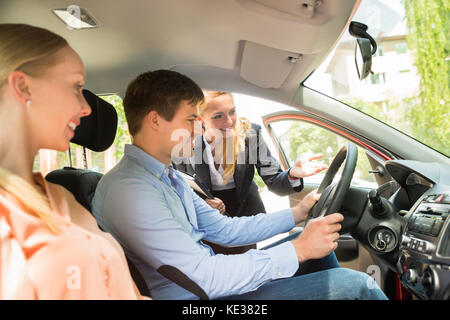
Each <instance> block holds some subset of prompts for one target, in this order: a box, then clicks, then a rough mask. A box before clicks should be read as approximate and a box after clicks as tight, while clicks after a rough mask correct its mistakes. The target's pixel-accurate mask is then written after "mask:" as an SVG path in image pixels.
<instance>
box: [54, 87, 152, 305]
mask: <svg viewBox="0 0 450 320" xmlns="http://www.w3.org/2000/svg"><path fill="white" fill-rule="evenodd" d="M83 96H84V98H85V99H86V101H87V102H88V104H89V105H90V107H91V109H92V113H91V114H90V115H89V116H87V117H83V118H81V122H80V125H79V126H78V127H77V129H76V130H75V136H74V137H73V138H72V140H71V142H72V143H75V144H78V145H80V146H82V147H83V151H84V157H85V160H86V149H85V148H88V149H90V150H92V151H95V152H103V151H105V150H106V149H108V148H109V147H110V146H111V145H112V143H113V142H114V138H115V136H116V130H117V112H116V110H115V108H114V107H113V106H112V105H111V104H110V103H108V102H106V101H105V100H103V99H101V98H99V97H97V96H96V95H95V94H94V93H92V92H90V91H89V90H86V89H84V90H83ZM69 158H70V156H69ZM85 167H87V165H86V161H85ZM102 176H103V174H101V173H99V172H95V171H93V170H89V169H87V168H85V169H76V168H73V167H72V163H71V160H70V166H69V167H64V168H63V169H58V170H54V171H52V172H49V173H48V174H47V176H46V177H45V179H46V180H47V181H49V182H51V183H55V184H58V185H61V186H63V187H65V188H66V189H67V190H69V191H70V192H71V193H72V194H73V195H74V197H75V199H77V201H78V202H79V203H80V204H81V205H82V206H83V207H85V208H86V209H87V210H88V211H89V212H91V201H92V198H93V197H94V193H95V189H96V187H97V184H98V182H99V181H100V179H101V177H102ZM127 261H128V266H129V268H130V273H131V276H132V278H133V280H134V282H135V283H136V286H137V287H138V289H139V291H140V293H141V294H142V295H145V296H150V291H149V290H148V287H147V284H146V282H145V280H144V278H143V277H142V275H141V273H140V272H139V270H138V269H137V268H136V266H135V265H134V264H133V263H132V262H131V261H130V260H129V259H128V258H127Z"/></svg>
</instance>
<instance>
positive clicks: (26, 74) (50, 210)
mask: <svg viewBox="0 0 450 320" xmlns="http://www.w3.org/2000/svg"><path fill="white" fill-rule="evenodd" d="M84 82H85V70H84V66H83V63H82V61H81V59H80V57H79V56H78V54H77V53H76V52H75V51H74V50H73V49H72V48H71V47H70V46H69V45H68V43H67V42H66V40H64V39H63V38H61V37H60V36H58V35H56V34H54V33H52V32H50V31H48V30H45V29H41V28H37V27H33V26H29V25H23V24H0V127H1V128H2V129H1V131H0V255H1V256H0V299H137V298H141V296H140V294H139V292H138V290H137V289H136V286H135V285H134V282H133V280H132V278H131V276H130V273H129V270H128V266H127V263H126V260H125V256H124V254H123V251H122V249H121V247H120V246H119V244H118V243H117V242H116V241H115V240H114V239H113V238H112V237H111V236H110V235H109V234H107V233H104V232H102V231H100V229H99V228H98V227H97V224H96V222H95V219H94V218H93V217H92V216H91V215H90V213H89V212H87V211H86V210H85V209H84V208H83V207H82V206H81V205H80V204H78V203H77V202H76V200H75V198H74V197H73V196H72V195H71V194H70V193H69V192H68V191H66V190H65V189H64V188H63V187H60V186H58V185H54V184H51V183H48V182H46V181H45V180H44V179H43V177H42V175H41V174H40V173H34V172H32V167H33V160H34V157H35V155H36V153H37V152H38V151H39V149H42V148H45V149H54V150H59V151H66V150H67V149H68V148H69V141H70V140H71V139H72V137H73V136H74V130H75V128H76V126H77V125H79V123H80V118H81V117H84V116H87V115H89V114H90V112H91V110H90V107H89V105H88V104H87V102H86V101H85V99H84V97H83V95H82V91H81V90H82V87H83V85H84Z"/></svg>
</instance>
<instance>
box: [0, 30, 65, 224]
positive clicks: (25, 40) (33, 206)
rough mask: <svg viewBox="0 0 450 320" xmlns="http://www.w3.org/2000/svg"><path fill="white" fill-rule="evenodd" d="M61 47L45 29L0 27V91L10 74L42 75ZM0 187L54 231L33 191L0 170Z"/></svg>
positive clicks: (44, 203) (0, 117)
mask: <svg viewBox="0 0 450 320" xmlns="http://www.w3.org/2000/svg"><path fill="white" fill-rule="evenodd" d="M65 46H68V43H67V41H66V40H65V39H64V38H62V37H61V36H59V35H57V34H55V33H53V32H51V31H48V30H46V29H42V28H39V27H34V26H30V25H26V24H0V89H2V88H3V86H4V85H5V84H6V83H7V81H8V77H9V75H10V74H11V72H13V71H17V70H20V71H23V72H24V73H26V74H28V75H31V76H38V75H40V74H42V72H43V71H44V70H45V68H47V67H48V66H50V65H54V64H55V63H56V62H57V61H56V59H55V56H54V54H55V53H56V52H57V51H58V50H59V49H62V48H64V47H65ZM0 93H1V92H0ZM1 98H2V97H1V96H0V99H1ZM6 113H7V110H0V121H6V118H5V114H6ZM0 156H1V155H0ZM0 188H3V189H5V190H6V191H8V192H9V193H11V194H12V195H14V196H15V197H16V198H17V199H18V200H19V201H20V202H21V203H22V204H23V205H24V206H26V207H27V208H28V209H30V214H31V215H33V216H36V217H39V218H40V219H42V221H43V222H44V223H45V224H46V225H47V226H48V228H49V229H50V230H51V231H52V232H55V233H57V232H58V228H57V226H56V223H55V222H54V221H53V220H52V219H51V207H50V204H49V200H48V198H47V197H46V196H45V195H43V194H41V193H40V192H39V191H38V190H37V189H36V188H34V187H33V186H32V185H30V184H29V183H28V182H26V181H25V180H24V179H22V178H20V177H18V176H16V175H14V174H12V173H11V172H9V171H7V170H5V169H1V168H0Z"/></svg>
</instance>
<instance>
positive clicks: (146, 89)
mask: <svg viewBox="0 0 450 320" xmlns="http://www.w3.org/2000/svg"><path fill="white" fill-rule="evenodd" d="M204 99H205V98H204V96H203V92H202V89H201V88H200V87H199V86H198V85H197V84H196V83H195V82H194V81H192V80H191V79H189V78H188V77H186V76H185V75H182V74H180V73H178V72H175V71H170V70H156V71H148V72H145V73H143V74H140V75H139V76H137V77H136V79H134V80H133V81H132V82H131V83H130V84H129V85H128V88H127V92H126V94H125V98H124V99H123V106H124V110H125V117H126V118H127V122H128V130H129V131H130V134H131V135H132V136H134V135H135V134H136V133H138V132H139V130H140V129H141V126H142V120H143V119H144V117H145V116H146V115H147V114H148V113H149V112H150V111H153V110H155V111H156V112H157V113H158V114H159V115H160V116H161V117H163V118H164V119H165V120H167V121H171V120H172V118H173V116H174V115H175V113H176V112H177V110H178V108H179V107H180V103H181V102H182V101H188V103H189V104H191V105H198V104H201V103H203V102H204Z"/></svg>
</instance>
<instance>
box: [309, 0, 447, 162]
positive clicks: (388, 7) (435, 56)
mask: <svg viewBox="0 0 450 320" xmlns="http://www.w3.org/2000/svg"><path fill="white" fill-rule="evenodd" d="M424 3H425V2H423V1H404V0H403V1H402V0H365V1H362V2H361V5H360V7H359V8H358V11H357V12H356V14H355V16H354V17H353V19H352V20H353V21H357V22H362V23H364V24H366V25H367V26H368V31H367V32H368V33H369V34H370V35H371V36H372V37H373V38H374V39H375V40H376V42H377V44H378V49H377V51H376V52H375V54H374V55H373V56H372V71H373V74H371V75H369V76H368V77H367V78H365V79H364V80H362V81H360V80H358V76H357V71H356V67H355V59H354V52H355V51H354V50H355V38H353V37H351V36H350V35H349V33H348V32H345V34H344V35H343V36H342V38H341V39H340V41H339V42H338V43H337V45H336V47H335V48H334V49H333V50H332V51H331V54H330V55H329V56H328V57H327V58H326V59H325V60H324V62H323V63H322V64H321V65H320V67H319V68H318V69H317V70H316V71H315V72H313V73H312V75H311V76H310V77H309V78H308V79H307V80H306V81H304V82H303V84H304V85H305V86H307V87H309V88H312V89H314V90H316V91H319V92H321V93H324V94H326V95H328V96H330V97H333V98H335V99H337V100H339V101H342V102H344V103H346V104H348V105H350V106H352V107H354V108H356V109H358V110H360V111H362V112H364V113H367V114H369V115H370V116H372V117H374V118H376V119H378V120H380V121H382V122H385V123H386V124H388V125H390V126H392V127H394V128H396V129H397V130H400V131H402V132H404V133H406V134H408V135H410V136H411V137H413V138H415V139H416V140H419V141H420V142H422V143H424V144H426V145H428V146H430V147H432V148H434V149H435V150H437V151H439V152H441V153H443V154H445V155H447V156H450V144H449V143H448V141H449V140H450V114H449V111H450V84H449V81H450V41H449V34H450V24H449V23H448V9H449V7H448V1H431V2H430V5H426V4H424ZM431 4H432V5H431Z"/></svg>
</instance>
